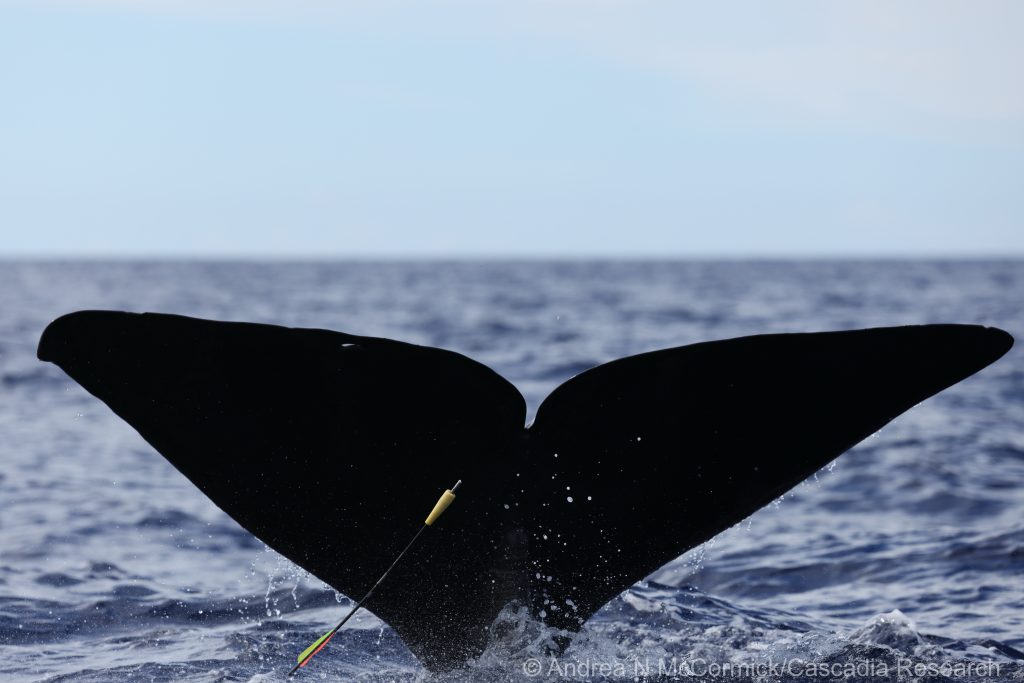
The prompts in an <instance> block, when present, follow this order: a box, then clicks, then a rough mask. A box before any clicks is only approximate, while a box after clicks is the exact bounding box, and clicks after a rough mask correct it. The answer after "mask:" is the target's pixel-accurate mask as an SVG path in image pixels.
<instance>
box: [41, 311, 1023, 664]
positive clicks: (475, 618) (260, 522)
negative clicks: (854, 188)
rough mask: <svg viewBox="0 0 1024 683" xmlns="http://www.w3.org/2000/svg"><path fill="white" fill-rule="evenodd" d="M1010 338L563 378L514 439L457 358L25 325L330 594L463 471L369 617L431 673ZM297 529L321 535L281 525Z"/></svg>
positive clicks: (803, 340) (720, 515) (848, 340)
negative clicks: (507, 611) (516, 602)
mask: <svg viewBox="0 0 1024 683" xmlns="http://www.w3.org/2000/svg"><path fill="white" fill-rule="evenodd" d="M1012 344H1013V339H1012V337H1010V335H1008V334H1007V333H1005V332H1003V331H1001V330H998V329H993V328H985V327H978V326H968V325H926V326H915V327H894V328H876V329H867V330H856V331H849V332H822V333H812V334H773V335H761V336H753V337H742V338H738V339H729V340H724V341H715V342H706V343H701V344H694V345H691V346H683V347H678V348H673V349H666V350H663V351H654V352H651V353H645V354H640V355H637V356H632V357H628V358H623V359H620V360H616V361H613V362H611V363H607V364H605V365H601V366H598V367H596V368H593V369H591V370H588V371H586V372H584V373H582V374H580V375H578V376H576V377H574V378H573V379H570V380H569V381H567V382H566V383H564V384H562V385H561V386H560V387H558V388H557V389H555V391H554V392H552V394H551V395H550V396H548V397H547V399H545V400H544V402H543V403H542V404H541V406H540V409H539V411H538V414H537V418H536V420H535V421H534V423H533V424H532V425H531V426H530V427H529V428H527V427H525V426H524V420H525V415H526V408H525V402H524V400H523V398H522V396H521V395H520V394H519V392H518V391H517V390H516V389H515V388H514V387H513V386H512V385H511V384H510V383H509V382H507V381H506V380H505V379H503V378H502V377H500V376H499V375H498V374H496V373H495V372H493V371H492V370H490V369H489V368H487V367H485V366H484V365H481V364H480V363H477V362H475V361H473V360H470V359H469V358H466V357H464V356H462V355H459V354H457V353H454V352H451V351H444V350H440V349H434V348H429V347H423V346H415V345H412V344H406V343H402V342H397V341H392V340H387V339H378V338H372V337H360V336H355V335H349V334H343V333H340V332H333V331H328V330H316V329H291V328H285V327H278V326H274V325H262V324H254V323H237V322H216V321H209V320H199V319H195V318H187V317H183V316H175V315H163V314H154V313H143V314H135V313H123V312H113V311H81V312H77V313H71V314H68V315H66V316H63V317H61V318H58V319H57V320H55V321H54V322H53V323H51V324H50V325H49V326H48V327H47V328H46V330H45V331H44V333H43V335H42V338H41V339H40V343H39V350H38V356H39V358H40V359H41V360H44V361H50V362H53V363H56V364H57V365H59V366H60V367H61V368H63V369H64V371H65V372H67V374H68V375H70V376H71V377H72V378H73V379H75V380H76V381H77V382H79V383H80V384H81V385H82V386H83V387H85V388H86V389H87V390H88V391H89V392H90V393H92V394H94V395H95V396H96V397H98V398H100V399H101V400H103V401H104V402H105V403H106V404H107V405H108V406H110V408H111V409H112V410H113V411H114V412H115V413H116V414H117V415H119V416H120V417H122V418H123V419H124V420H125V421H126V422H128V423H129V424H130V425H131V426H132V427H134V428H135V429H136V430H137V431H138V432H139V433H140V434H141V435H142V437H143V438H144V439H145V440H146V441H148V442H149V443H150V444H151V445H152V446H153V447H154V448H155V449H156V450H157V451H159V452H160V453H161V454H162V455H163V456H164V457H166V458H167V459H168V460H169V461H170V462H171V463H172V464H173V465H174V466H175V467H176V468H177V469H178V470H180V471H181V472H182V473H183V474H184V475H185V476H186V477H188V478H189V479H190V480H191V481H192V482H193V483H194V484H195V485H196V486H198V487H199V489H200V490H202V491H203V493H205V494H206V495H207V496H209V497H210V498H211V499H212V500H213V501H214V502H215V503H216V504H217V505H218V506H219V507H220V508H221V509H223V510H224V511H225V512H227V513H228V514H229V515H230V516H232V517H233V518H234V519H235V520H237V521H238V522H239V523H240V524H241V525H242V526H244V527H245V528H246V529H248V530H249V531H250V532H252V533H253V534H254V535H255V536H257V537H258V538H260V539H261V540H262V541H264V542H265V543H266V544H267V545H269V546H270V547H272V548H274V549H275V550H276V551H278V552H279V553H281V554H282V555H284V556H285V557H287V558H289V559H290V560H292V561H293V562H295V563H296V564H298V565H299V566H301V567H303V568H304V569H306V570H308V571H310V572H311V573H313V574H315V575H316V576H318V577H319V578H320V579H322V580H324V581H325V582H327V583H328V584H330V585H331V586H333V587H334V588H336V589H337V590H339V591H341V592H343V593H346V594H348V595H360V594H362V593H364V592H365V591H366V590H367V589H368V588H369V587H370V586H371V585H372V584H373V582H374V580H375V578H376V577H377V576H379V575H380V574H381V572H382V571H383V569H385V568H386V564H387V562H388V560H389V558H390V557H392V556H393V555H395V553H397V551H398V550H400V548H399V545H400V544H401V543H402V542H403V541H404V540H405V539H404V534H405V531H406V530H407V529H414V528H416V527H417V526H418V525H420V524H422V521H423V520H422V512H423V510H424V509H429V508H430V505H432V504H433V502H434V501H433V500H432V499H433V497H434V496H435V495H436V489H437V488H438V487H440V486H442V485H444V484H446V483H449V482H450V481H455V480H456V479H462V480H464V481H465V482H466V484H465V493H464V495H461V496H460V500H459V505H458V506H455V507H454V508H453V509H452V511H451V512H449V513H447V514H446V515H445V517H444V518H442V519H441V520H439V521H438V523H437V527H438V532H437V533H432V534H430V535H429V538H426V537H425V538H424V540H423V542H422V544H420V545H418V546H416V547H415V548H413V549H412V550H411V551H410V552H409V555H408V556H407V559H406V560H405V561H404V562H403V564H401V565H399V566H398V567H396V568H395V570H394V572H393V574H392V575H391V578H390V579H389V581H388V583H386V584H384V585H382V586H381V587H380V588H379V589H378V591H377V593H376V594H375V595H374V600H373V603H372V604H371V605H370V609H371V610H372V611H373V612H375V613H376V614H377V615H378V616H380V617H381V618H382V619H383V620H385V621H386V622H387V623H389V624H390V625H391V626H392V627H393V628H394V629H395V631H396V632H397V633H398V634H399V636H400V637H401V638H402V639H403V640H404V641H405V643H406V644H407V645H408V646H409V648H410V649H411V650H412V651H413V653H414V654H415V655H416V656H417V657H418V658H419V659H420V660H421V661H422V662H423V663H424V664H425V665H426V666H427V667H429V668H430V669H432V670H446V669H450V668H452V667H454V666H457V665H459V664H461V663H462V662H464V661H466V659H467V658H469V657H472V656H475V655H477V654H479V653H480V652H481V651H482V649H483V647H484V644H485V643H486V641H487V637H488V627H489V626H490V624H491V623H492V622H493V620H494V618H495V617H496V616H497V614H498V612H499V611H500V610H501V608H502V607H503V606H504V605H505V603H506V602H507V601H508V599H509V598H510V597H519V598H521V599H523V600H525V601H527V602H528V604H529V605H530V606H531V610H532V612H533V613H534V614H535V615H543V618H544V620H545V621H546V622H547V623H548V624H550V625H552V626H556V627H560V628H565V629H569V630H576V629H578V628H579V627H580V626H581V625H582V623H583V622H584V621H585V620H586V619H587V618H588V617H589V616H590V615H591V614H593V613H594V612H595V611H596V610H598V609H599V608H600V607H601V606H602V605H603V604H604V603H606V602H607V601H608V600H609V599H611V598H612V597H614V596H615V595H617V594H618V593H620V592H621V591H623V590H625V589H626V588H628V587H629V586H630V585H632V584H633V583H635V582H636V581H639V580H641V579H643V578H644V577H645V576H647V575H648V574H650V573H651V572H653V571H655V570H656V569H658V568H659V567H660V566H662V565H663V564H665V563H666V562H669V561H671V560H672V559H674V558H675V557H677V556H679V555H680V554H682V553H683V552H685V551H686V550H688V549H689V548H692V547H694V546H696V545H698V544H700V543H701V542H703V541H705V540H707V539H709V538H710V537H712V536H714V535H715V534H717V533H719V532H720V531H722V530H724V529H726V528H728V527H729V526H731V525H733V524H735V523H736V522H738V521H740V520H741V519H743V518H744V517H746V516H747V515H749V514H751V513H752V512H754V511H755V510H757V509H758V508H760V507H762V506H763V505H765V504H766V503H768V502H770V501H771V500H773V499H774V498H776V497H778V496H779V495H781V494H782V493H784V492H785V491H787V490H788V489H790V488H792V487H793V486H795V485H796V484H797V483H799V482H800V481H802V480H803V479H804V478H806V477H807V476H809V475H810V474H812V473H813V472H814V471H816V470H817V469H818V468H820V467H822V466H823V465H824V464H826V463H828V462H829V461H831V460H832V459H834V458H836V457H837V456H839V455H840V454H841V453H843V452H844V451H846V450H847V449H849V448H850V447H851V446H853V445H854V444H856V443H857V442H859V441H860V440H862V439H864V438H865V437H867V436H869V435H870V434H872V433H874V432H876V431H877V430H879V429H880V428H881V427H882V426H884V425H885V424H886V423H887V422H889V421H890V420H892V419H893V418H895V417H896V416H898V415H899V414H901V413H902V412H904V411H906V410H907V409H909V408H911V407H913V406H914V405H916V404H917V403H919V402H921V401H923V400H924V399H926V398H928V397H929V396H931V395H933V394H935V393H937V392H939V391H941V390H942V389H944V388H946V387H948V386H950V385H952V384H955V383H956V382H959V381H960V380H962V379H964V378H966V377H968V376H970V375H971V374H973V373H975V372H977V371H978V370H980V369H982V368H984V367H985V366H987V365H988V364H990V363H992V362H993V361H995V360H996V359H998V358H999V357H1000V356H1002V355H1003V354H1004V353H1006V351H1007V350H1008V349H1009V348H1010V347H1011V346H1012ZM370 481H372V482H373V484H372V489H371V487H369V486H368V485H367V482H370ZM431 482H432V483H431ZM325 522H328V523H327V524H325ZM332 522H333V523H332ZM314 528H328V529H330V533H315V534H314V533H303V532H302V531H303V530H306V529H314ZM297 530H299V532H298V533H297Z"/></svg>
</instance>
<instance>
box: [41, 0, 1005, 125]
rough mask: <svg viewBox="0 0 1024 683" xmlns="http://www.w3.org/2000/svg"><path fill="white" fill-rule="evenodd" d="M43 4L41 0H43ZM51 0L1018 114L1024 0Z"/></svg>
mask: <svg viewBox="0 0 1024 683" xmlns="http://www.w3.org/2000/svg"><path fill="white" fill-rule="evenodd" d="M33 4H34V5H35V4H36V3H33ZM49 4H50V6H52V7H65V8H72V7H73V8H76V9H78V10H81V9H83V8H92V9H97V10H99V9H102V10H108V11H109V10H114V11H119V12H147V13H151V14H158V15H172V16H177V17H182V16H184V17H191V18H197V19H215V20H218V21H225V20H227V21H231V20H236V21H237V20H241V21H269V22H280V21H285V22H287V23H289V24H294V23H310V24H313V25H316V26H317V27H319V28H331V29H333V30H338V31H343V32H349V33H359V34H368V35H371V36H373V37H375V38H376V37H380V38H381V39H384V40H387V39H388V38H389V37H391V38H400V37H401V36H403V35H416V36H418V37H426V38H427V39H430V38H434V39H436V40H437V41H439V42H443V41H447V40H452V39H453V38H458V39H467V38H469V39H473V40H480V41H499V42H505V43H511V44H512V45H513V46H514V47H515V46H516V45H517V44H518V45H519V46H521V47H523V49H531V48H533V47H535V44H536V43H539V44H541V45H545V46H548V47H550V46H557V47H558V48H559V49H561V50H575V51H578V52H582V53H584V54H586V55H587V56H588V58H590V59H594V60H604V61H606V62H608V63H609V64H611V65H615V66H619V67H626V68H631V69H641V70H646V71H652V72H655V73H659V74H662V75H664V76H667V77H670V78H673V79H676V80H678V81H679V82H681V83H684V84H693V85H696V86H698V87H700V88H702V89H703V90H704V91H705V92H709V93H713V94H714V95H716V96H719V97H722V98H725V99H727V100H732V101H734V102H735V103H736V104H737V105H739V106H744V105H747V106H757V107H759V108H763V109H764V110H765V111H766V112H768V113H771V112H772V111H774V112H777V113H778V114H781V115H794V116H810V117H819V118H821V117H824V118H826V119H835V118H843V119H847V120H849V119H861V120H865V121H887V120H889V121H891V120H892V119H894V118H903V119H906V120H914V119H921V118H924V119H946V120H952V121H963V120H966V121H973V122H997V123H1020V122H1021V120H1022V119H1024V88H1021V87H1020V84H1019V78H1018V75H1017V74H1018V71H1019V68H1020V65H1021V64H1024V41H1022V40H1020V39H1019V27H1020V26H1022V25H1024V3H1021V2H1019V1H1018V0H981V1H978V2H968V1H967V0H961V1H952V0H904V1H902V2H891V1H890V0H856V1H853V0H850V1H847V2H818V1H811V0H800V1H798V0H778V1H776V2H771V3H765V2H755V1H745V2H738V1H732V2H716V3H697V2H693V3H683V2H677V1H675V0H664V1H656V2H652V1H647V2H642V1H638V2H620V1H617V0H517V2H513V3H497V2H494V3H492V2H483V3H481V2H476V1H474V2H469V1H468V0H435V1H434V2H423V3H406V2H397V0H245V1H242V0H219V2H212V3H211V2H207V1H205V0H204V1H200V0H78V1H72V0H49Z"/></svg>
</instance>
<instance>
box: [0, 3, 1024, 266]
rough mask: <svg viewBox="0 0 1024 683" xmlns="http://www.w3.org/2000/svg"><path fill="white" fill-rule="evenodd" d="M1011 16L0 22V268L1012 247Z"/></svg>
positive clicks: (25, 8)
mask: <svg viewBox="0 0 1024 683" xmlns="http://www.w3.org/2000/svg"><path fill="white" fill-rule="evenodd" d="M1022 74H1024V3H1022V2H1019V1H1018V0H1008V1H1005V2H1004V1H999V0H964V1H961V2H948V1H945V0H926V1H924V0H905V1H903V2H890V1H888V0H886V1H884V2H882V1H874V0H858V1H857V2H841V1H838V0H837V1H835V2H820V1H819V0H806V1H802V2H792V1H784V0H778V1H774V2H760V1H756V2H754V1H751V2H739V1H733V0H725V1H722V2H684V1H682V0H671V1H665V2H649V1H644V0H635V1H629V2H627V1H626V0H510V1H508V2H499V1H498V0H473V1H454V0H452V1H433V0H420V1H413V0H408V1H407V2H394V1H392V0H365V1H363V0H218V1H217V2H210V1H209V0H201V1H200V0H176V1H175V0H78V1H71V0H67V1H58V0H0V256H8V257H19V256H42V257H48V256H52V257H66V256H88V257H107V256H115V257H122V256H123V257H135V256H144V257H174V258H176V257H213V258H219V257H242V258H248V257H253V258H364V257H365V258H417V257H431V258H434V257H480V256H483V257H574V256H580V257H589V256H606V257H619V256H624V257H652V256H653V257H673V258H675V257H681V258H690V257H692V258H701V257H726V258H729V257H740V258H748V257H794V256H795V257H804V256H806V257H817V256H826V257H829V256H838V257H847V256H849V257H861V256H869V257H873V256H882V257H885V256H893V257H902V256H991V255H999V256H1015V257H1016V256H1022V255H1024V181H1022V179H1024V82H1022Z"/></svg>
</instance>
